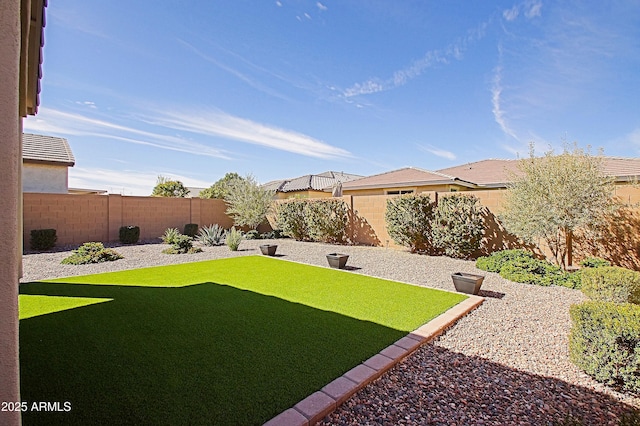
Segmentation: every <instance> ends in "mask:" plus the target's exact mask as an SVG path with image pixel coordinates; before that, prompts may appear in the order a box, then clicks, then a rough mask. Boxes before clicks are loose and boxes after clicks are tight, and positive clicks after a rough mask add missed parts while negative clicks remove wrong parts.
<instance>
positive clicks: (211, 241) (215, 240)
mask: <svg viewBox="0 0 640 426" xmlns="http://www.w3.org/2000/svg"><path fill="white" fill-rule="evenodd" d="M226 234H227V231H225V230H224V228H223V227H221V226H220V225H218V224H215V225H210V226H204V227H202V228H201V229H200V233H199V234H198V236H197V237H196V239H197V240H198V242H200V243H201V244H202V245H205V246H217V245H220V244H222V240H224V237H225V236H226Z"/></svg>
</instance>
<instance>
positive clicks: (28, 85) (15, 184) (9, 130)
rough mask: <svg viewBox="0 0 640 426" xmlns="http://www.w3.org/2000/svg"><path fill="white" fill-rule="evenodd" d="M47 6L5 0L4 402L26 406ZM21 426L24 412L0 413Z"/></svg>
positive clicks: (0, 190) (0, 196)
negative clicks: (22, 314)
mask: <svg viewBox="0 0 640 426" xmlns="http://www.w3.org/2000/svg"><path fill="white" fill-rule="evenodd" d="M46 3H47V1H46V0H0V40H2V42H0V200H2V201H1V202H0V401H6V402H10V401H12V402H17V401H20V381H19V379H20V369H19V367H20V364H19V357H18V356H19V350H18V349H19V348H18V324H19V323H18V282H19V279H20V273H21V265H22V182H21V170H22V147H21V144H22V119H23V118H24V117H26V116H27V115H34V114H36V112H37V111H38V103H39V92H40V77H41V75H42V72H41V63H42V46H43V41H44V38H43V27H44V24H45V21H44V10H45V7H46V5H47V4H46ZM0 424H2V425H19V424H20V412H19V411H18V412H16V411H9V412H7V411H2V412H0Z"/></svg>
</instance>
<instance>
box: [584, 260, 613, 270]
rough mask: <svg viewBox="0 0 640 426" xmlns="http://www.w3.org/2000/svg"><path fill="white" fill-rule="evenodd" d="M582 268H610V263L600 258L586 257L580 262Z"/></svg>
mask: <svg viewBox="0 0 640 426" xmlns="http://www.w3.org/2000/svg"><path fill="white" fill-rule="evenodd" d="M580 266H582V267H583V268H600V267H602V266H611V262H609V261H608V260H606V259H602V258H600V257H587V258H585V259H583V260H582V261H581V262H580Z"/></svg>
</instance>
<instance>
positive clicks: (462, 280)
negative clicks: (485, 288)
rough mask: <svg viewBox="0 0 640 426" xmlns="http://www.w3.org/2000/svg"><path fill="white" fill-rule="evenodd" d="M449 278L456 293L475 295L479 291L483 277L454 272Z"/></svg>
mask: <svg viewBox="0 0 640 426" xmlns="http://www.w3.org/2000/svg"><path fill="white" fill-rule="evenodd" d="M451 278H452V279H453V285H454V286H455V288H456V291H459V292H460V293H467V294H475V295H477V294H478V292H479V291H480V286H482V280H484V276H483V275H475V274H468V273H466V272H456V273H455V274H451Z"/></svg>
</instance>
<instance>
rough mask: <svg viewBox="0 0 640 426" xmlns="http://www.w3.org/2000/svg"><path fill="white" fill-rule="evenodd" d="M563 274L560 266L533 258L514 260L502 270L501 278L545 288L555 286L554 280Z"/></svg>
mask: <svg viewBox="0 0 640 426" xmlns="http://www.w3.org/2000/svg"><path fill="white" fill-rule="evenodd" d="M562 274H563V272H562V270H561V269H560V268H559V267H558V266H556V265H553V264H551V263H549V262H547V261H546V260H539V259H533V258H520V259H513V260H510V261H508V262H507V263H506V264H504V265H503V266H502V268H501V269H500V276H501V277H503V278H505V279H508V280H510V281H515V282H519V283H526V284H537V285H543V286H549V285H555V284H556V283H555V281H554V279H555V278H556V277H558V276H561V275H562Z"/></svg>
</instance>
